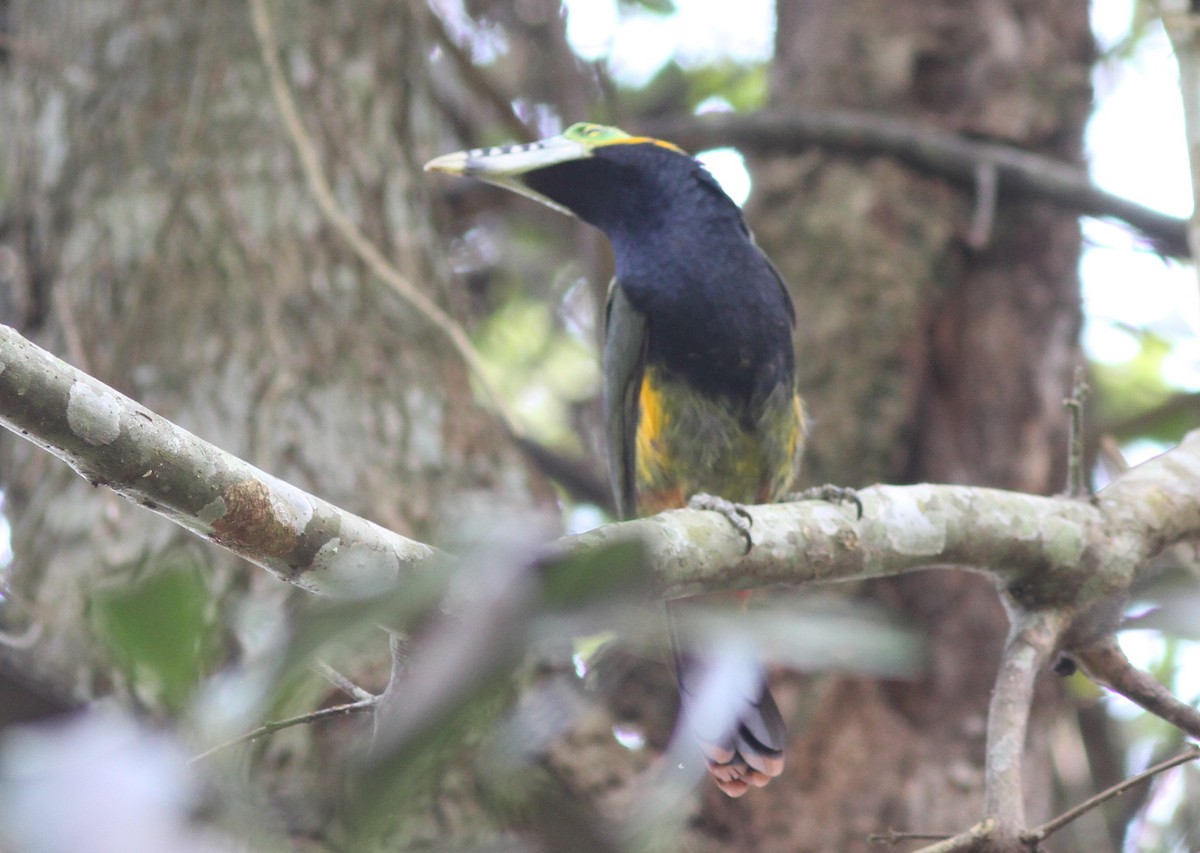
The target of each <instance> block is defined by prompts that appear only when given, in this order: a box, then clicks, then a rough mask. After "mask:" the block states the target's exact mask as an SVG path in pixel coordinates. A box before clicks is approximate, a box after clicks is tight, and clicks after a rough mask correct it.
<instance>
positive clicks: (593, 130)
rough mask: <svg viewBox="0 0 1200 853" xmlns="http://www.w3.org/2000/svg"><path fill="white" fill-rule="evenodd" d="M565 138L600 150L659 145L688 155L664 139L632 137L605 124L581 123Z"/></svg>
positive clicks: (565, 135)
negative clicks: (621, 146)
mask: <svg viewBox="0 0 1200 853" xmlns="http://www.w3.org/2000/svg"><path fill="white" fill-rule="evenodd" d="M563 136H564V137H566V138H567V139H570V140H572V141H574V142H582V143H584V144H585V145H588V146H593V147H597V148H599V147H600V146H602V145H642V144H646V145H657V146H658V147H659V148H666V149H667V150H668V151H676V152H678V153H680V154H687V152H686V151H684V150H683V149H682V148H680V147H679V146H678V145H673V144H671V143H670V142H665V141H664V140H662V139H654V138H652V137H649V136H630V135H629V134H628V133H626V132H625V131H623V130H621V128H619V127H608V126H607V125H603V124H589V123H588V122H579V123H578V124H573V125H571V126H570V127H568V128H567V129H566V130H565V131H563Z"/></svg>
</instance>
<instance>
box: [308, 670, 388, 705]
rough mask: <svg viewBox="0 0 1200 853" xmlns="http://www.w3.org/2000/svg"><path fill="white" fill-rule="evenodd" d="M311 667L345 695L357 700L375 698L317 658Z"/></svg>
mask: <svg viewBox="0 0 1200 853" xmlns="http://www.w3.org/2000/svg"><path fill="white" fill-rule="evenodd" d="M312 668H313V669H314V670H316V671H317V672H318V673H319V674H320V675H321V677H322V678H324V679H325V680H326V681H328V682H329V683H330V684H332V685H333V686H334V687H336V688H337V689H338V690H341V691H342V692H343V693H345V694H346V695H347V696H353V697H354V698H355V699H356V700H358V701H359V702H366V701H367V700H369V699H374V698H375V694H373V693H371V692H370V691H368V690H364V689H363V688H361V687H359V686H358V685H357V684H355V683H354V682H353V681H351V680H350V679H349V678H347V677H346V676H344V675H342V674H341V673H340V672H338V671H337V670H336V669H334V668H333V667H331V666H330V665H329V664H327V663H325V661H323V660H319V661H317V662H316V663H314V664H313V666H312Z"/></svg>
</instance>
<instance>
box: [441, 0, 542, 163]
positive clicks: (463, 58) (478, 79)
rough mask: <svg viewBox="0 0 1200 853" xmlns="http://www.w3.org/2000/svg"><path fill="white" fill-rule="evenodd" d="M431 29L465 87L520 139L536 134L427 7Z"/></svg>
mask: <svg viewBox="0 0 1200 853" xmlns="http://www.w3.org/2000/svg"><path fill="white" fill-rule="evenodd" d="M429 22H430V29H432V30H433V37H434V40H436V41H437V43H438V44H440V45H441V46H442V50H444V51H446V55H447V56H449V57H450V60H451V61H452V62H453V63H454V67H455V68H457V69H458V73H459V74H460V75H461V76H462V78H463V81H464V82H465V83H466V84H467V87H468V88H469V89H471V90H473V91H474V92H475V94H477V95H479V96H480V97H481V98H483V100H485V101H486V102H487V103H488V104H490V105H491V107H492V109H493V110H495V112H496V114H497V115H498V116H499V118H500V123H501V124H503V125H504V127H505V128H506V129H507V130H508V132H509V133H511V134H512V135H513V136H515V137H516V138H517V139H518V140H521V141H522V142H525V141H529V140H531V139H536V138H537V131H535V130H534V129H533V128H531V127H530V126H529V125H527V124H526V123H525V122H524V121H522V120H521V117H520V116H519V115H517V114H516V112H514V111H513V108H512V101H511V100H509V99H508V98H507V97H505V96H504V95H503V94H502V93H501V92H500V91H499V90H498V89H497V88H496V87H495V86H494V85H493V84H492V81H491V80H489V79H488V77H487V75H486V74H484V73H483V71H481V70H480V68H479V66H478V65H476V64H475V61H474V60H472V59H471V57H470V56H469V55H468V54H467V52H466V51H465V50H463V49H462V47H460V46H459V44H458V42H456V41H455V40H454V39H453V37H452V36H451V35H450V33H448V32H447V31H446V25H445V24H444V23H442V19H441V18H440V17H439V16H438V14H437V12H435V11H434V10H432V9H430V10H429Z"/></svg>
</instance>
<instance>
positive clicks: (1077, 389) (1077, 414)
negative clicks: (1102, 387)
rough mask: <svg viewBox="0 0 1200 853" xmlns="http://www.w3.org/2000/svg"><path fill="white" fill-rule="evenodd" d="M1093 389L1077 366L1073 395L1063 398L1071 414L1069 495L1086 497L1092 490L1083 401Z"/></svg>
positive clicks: (1068, 444) (1070, 496) (1068, 466)
mask: <svg viewBox="0 0 1200 853" xmlns="http://www.w3.org/2000/svg"><path fill="white" fill-rule="evenodd" d="M1090 391H1091V389H1090V388H1089V387H1088V384H1087V379H1086V378H1085V375H1084V370H1083V368H1082V367H1076V368H1075V381H1074V383H1073V384H1072V387H1071V396H1070V397H1067V398H1066V399H1065V400H1063V406H1064V407H1065V408H1066V410H1067V414H1068V416H1069V420H1068V430H1067V497H1069V498H1082V497H1086V496H1087V495H1088V494H1089V493H1090V490H1089V489H1088V485H1087V466H1086V465H1085V464H1084V446H1083V403H1084V401H1085V400H1086V399H1087V398H1088V393H1089V392H1090Z"/></svg>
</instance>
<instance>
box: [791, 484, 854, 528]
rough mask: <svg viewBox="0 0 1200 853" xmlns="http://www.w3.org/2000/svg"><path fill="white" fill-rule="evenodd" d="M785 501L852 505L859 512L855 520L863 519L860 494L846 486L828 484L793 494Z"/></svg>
mask: <svg viewBox="0 0 1200 853" xmlns="http://www.w3.org/2000/svg"><path fill="white" fill-rule="evenodd" d="M783 500H784V502H789V501H826V502H828V503H838V504H843V503H852V504H854V507H855V509H856V510H857V513H856V515H855V517H854V520H855V521H861V520H862V517H863V505H862V499H861V498H859V496H858V492H856V491H855V490H854V489H851V488H847V487H846V486H833V485H830V484H829V483H826V484H825V485H823V486H813V487H812V488H811V489H805V490H804V491H802V492H792V493H791V494H789V495H787V496H785V497H784V499H783Z"/></svg>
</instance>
